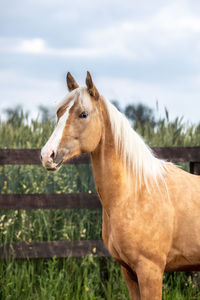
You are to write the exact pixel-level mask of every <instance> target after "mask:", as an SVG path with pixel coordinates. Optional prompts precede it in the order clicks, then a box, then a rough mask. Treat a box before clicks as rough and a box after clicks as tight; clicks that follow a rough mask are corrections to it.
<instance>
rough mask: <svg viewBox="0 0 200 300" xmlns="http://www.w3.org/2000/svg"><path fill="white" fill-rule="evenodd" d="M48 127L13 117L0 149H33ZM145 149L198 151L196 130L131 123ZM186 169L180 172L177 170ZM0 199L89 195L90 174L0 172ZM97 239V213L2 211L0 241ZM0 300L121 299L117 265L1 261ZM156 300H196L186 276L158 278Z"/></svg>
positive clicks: (74, 169)
mask: <svg viewBox="0 0 200 300" xmlns="http://www.w3.org/2000/svg"><path fill="white" fill-rule="evenodd" d="M53 126H54V124H53V122H49V121H48V122H39V121H37V120H32V121H30V120H29V121H28V117H27V116H26V114H24V113H23V112H22V111H21V112H19V114H18V117H17V118H14V119H12V121H11V120H10V121H9V120H8V121H7V122H0V148H40V147H41V146H42V145H44V143H45V141H46V140H47V139H48V137H49V135H50V134H51V132H52V129H53ZM135 127H136V129H137V131H138V132H139V133H140V134H142V135H143V136H144V138H145V140H146V142H148V144H149V145H151V146H172V145H173V146H192V145H194V146H196V145H200V126H199V125H196V126H195V125H187V124H184V123H182V122H181V121H180V120H179V119H176V120H174V121H173V122H169V120H168V119H167V118H165V119H162V120H160V121H159V122H158V123H157V126H156V127H155V128H154V129H153V128H151V126H149V125H148V124H146V125H142V126H141V124H139V123H137V124H135ZM184 167H186V168H187V165H184ZM0 192H1V193H25V194H26V193H71V192H86V193H87V192H88V193H91V192H95V186H94V180H93V176H92V173H91V167H90V166H88V165H79V166H72V165H65V166H63V167H62V168H61V170H60V171H59V172H57V173H50V172H46V171H45V170H44V169H43V168H42V167H41V166H29V165H27V166H17V165H16V166H0ZM89 239H91V240H95V239H97V240H98V239H101V211H99V210H86V209H81V210H29V211H25V210H8V211H6V210H2V211H0V241H1V243H6V242H20V241H26V242H29V241H53V240H69V241H70V240H89ZM0 299H3V300H8V299H11V300H15V299H16V300H19V299H26V300H32V299H34V300H43V299H44V300H47V299H48V300H51V299H55V300H62V299H63V300H64V299H70V300H72V299H81V300H82V299H83V300H84V299H85V300H88V299H95V300H98V299H108V300H111V299H112V300H118V299H119V300H123V299H129V296H128V291H127V288H126V286H125V283H124V281H123V278H122V274H121V270H120V266H119V265H118V264H117V263H116V262H115V261H113V260H112V258H98V257H93V256H92V254H91V255H90V256H88V257H84V258H72V257H69V258H66V259H59V258H53V259H36V260H33V259H27V260H14V259H7V260H1V261H0ZM163 299H165V300H169V299H173V300H176V299H177V300H183V299H184V300H186V299H187V300H188V299H200V294H199V292H198V284H197V281H196V277H195V276H193V275H192V276H191V273H172V274H165V276H164V284H163Z"/></svg>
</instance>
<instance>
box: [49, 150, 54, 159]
mask: <svg viewBox="0 0 200 300" xmlns="http://www.w3.org/2000/svg"><path fill="white" fill-rule="evenodd" d="M50 157H51V158H52V159H54V158H55V152H54V151H52V153H51V155H50Z"/></svg>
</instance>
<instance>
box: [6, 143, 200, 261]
mask: <svg viewBox="0 0 200 300" xmlns="http://www.w3.org/2000/svg"><path fill="white" fill-rule="evenodd" d="M152 149H153V151H154V153H155V154H156V156H157V157H159V158H162V159H165V160H167V161H171V162H189V163H190V172H191V173H193V174H200V147H153V148H152ZM67 163H68V164H88V163H90V156H89V155H85V154H84V155H81V156H79V157H78V158H74V159H71V160H70V161H68V162H67ZM27 164H32V165H36V164H40V149H0V165H27ZM75 208H76V209H85V208H87V209H100V208H101V204H100V201H99V198H98V196H97V194H94V193H92V194H87V193H70V194H0V209H26V210H28V209H75ZM89 254H93V255H95V256H109V253H108V251H107V250H106V248H105V246H104V244H103V242H102V241H101V240H99V241H70V242H69V241H49V242H33V243H25V242H20V243H12V244H6V245H0V258H6V257H15V258H49V257H53V256H57V257H68V256H69V255H72V256H73V257H80V256H85V255H89Z"/></svg>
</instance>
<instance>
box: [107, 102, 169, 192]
mask: <svg viewBox="0 0 200 300" xmlns="http://www.w3.org/2000/svg"><path fill="white" fill-rule="evenodd" d="M102 99H103V101H104V103H105V105H106V108H107V112H108V116H109V119H110V123H111V129H112V132H113V136H114V142H115V145H116V149H117V152H118V154H119V155H120V156H121V157H122V159H123V161H124V164H125V166H126V167H127V169H128V170H129V171H131V172H132V173H133V174H134V175H135V176H136V179H137V183H138V185H139V187H141V185H142V183H143V184H144V185H145V186H146V188H147V189H148V188H149V185H152V184H153V183H154V184H156V185H158V181H159V180H161V181H164V174H165V172H166V170H167V166H168V163H167V162H165V161H163V160H160V159H158V158H156V157H155V155H154V154H153V152H152V150H151V148H150V147H149V146H147V145H146V144H145V142H144V141H143V139H142V138H141V137H140V136H139V135H138V134H137V133H136V132H135V130H133V129H132V128H131V126H130V124H129V121H128V120H127V119H126V118H125V116H124V115H123V114H122V113H121V112H119V111H118V110H117V109H116V107H115V106H114V105H113V104H111V103H110V102H109V101H108V100H106V99H105V98H102Z"/></svg>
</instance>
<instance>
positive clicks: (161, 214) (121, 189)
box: [41, 72, 200, 300]
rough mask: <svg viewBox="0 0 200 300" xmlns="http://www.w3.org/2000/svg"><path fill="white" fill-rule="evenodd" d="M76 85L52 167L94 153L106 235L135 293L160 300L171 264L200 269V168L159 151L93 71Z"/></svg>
mask: <svg viewBox="0 0 200 300" xmlns="http://www.w3.org/2000/svg"><path fill="white" fill-rule="evenodd" d="M66 82H67V86H68V90H69V93H68V95H67V96H66V97H65V98H64V99H63V101H62V102H61V103H60V105H59V107H58V109H57V124H56V126H55V129H54V131H53V133H52V135H51V136H50V138H49V140H48V141H47V143H46V144H45V146H44V147H43V148H42V150H41V160H42V164H43V166H44V167H45V168H46V169H47V170H51V171H55V170H58V169H59V168H60V167H61V165H62V164H63V163H64V162H65V161H67V160H68V159H71V158H73V157H75V156H78V155H80V154H82V153H90V154H91V163H92V169H93V174H94V180H95V185H96V189H97V192H98V195H99V198H100V201H101V204H102V209H103V223H102V237H103V241H104V243H105V245H106V247H107V249H108V250H109V252H110V254H111V255H112V257H113V258H114V259H115V260H116V261H118V262H119V263H120V265H121V268H122V272H123V276H124V280H125V282H126V285H127V287H128V290H129V294H130V297H131V299H134V300H160V299H161V298H162V281H163V273H164V272H165V271H184V270H200V176H196V175H192V174H189V173H188V172H185V171H183V170H182V169H180V168H178V167H177V166H175V165H174V164H172V163H170V162H167V161H164V160H160V159H158V158H157V157H156V156H155V155H154V153H153V152H152V150H151V149H150V148H149V147H148V146H147V145H146V144H145V142H144V141H143V139H142V137H140V136H139V135H138V134H137V133H136V132H135V131H134V130H133V129H132V128H131V126H130V124H129V121H128V120H127V119H126V118H125V116H124V115H123V114H122V113H121V112H119V111H118V110H117V109H116V108H115V107H114V105H112V104H111V103H110V102H109V101H108V100H106V98H105V97H103V96H101V95H100V93H99V91H98V89H97V88H96V86H95V84H94V82H93V80H92V77H91V74H90V73H89V72H87V76H86V86H85V87H79V85H78V84H77V82H76V81H75V79H74V78H73V76H72V75H71V74H70V73H69V72H68V73H67V76H66Z"/></svg>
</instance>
